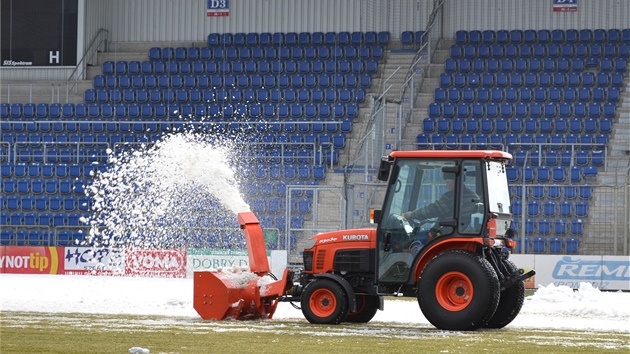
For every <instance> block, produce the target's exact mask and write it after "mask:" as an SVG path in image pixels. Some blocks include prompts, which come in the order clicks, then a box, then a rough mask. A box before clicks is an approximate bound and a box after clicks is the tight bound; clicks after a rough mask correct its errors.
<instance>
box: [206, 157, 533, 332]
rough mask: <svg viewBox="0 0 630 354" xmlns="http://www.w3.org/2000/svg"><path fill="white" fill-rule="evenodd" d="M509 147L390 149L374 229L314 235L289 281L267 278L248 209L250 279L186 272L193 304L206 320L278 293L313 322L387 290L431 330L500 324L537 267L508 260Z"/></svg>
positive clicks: (370, 310) (251, 314)
mask: <svg viewBox="0 0 630 354" xmlns="http://www.w3.org/2000/svg"><path fill="white" fill-rule="evenodd" d="M511 158H512V156H511V155H510V154H508V153H506V152H503V151H494V150H462V151H455V150H440V151H435V150H415V151H394V152H392V153H390V154H389V156H386V157H384V158H383V159H382V161H381V164H380V166H379V170H378V179H379V180H380V181H383V182H386V183H387V190H386V193H385V200H384V202H383V205H382V208H381V210H374V211H373V212H372V216H373V220H374V223H376V228H374V227H372V228H363V229H350V230H340V231H332V232H325V233H321V234H318V235H315V236H312V237H311V238H310V239H309V240H308V245H307V246H305V248H304V251H303V264H304V269H303V270H302V271H301V273H300V274H299V276H298V277H296V283H295V284H291V282H292V280H291V278H292V277H293V274H291V272H289V271H286V270H285V272H284V276H283V278H282V279H283V280H282V281H278V282H269V283H268V284H266V283H265V281H264V280H263V279H265V277H266V274H267V272H268V271H269V266H268V264H267V259H266V257H265V255H266V251H265V245H264V241H263V235H262V229H261V228H260V225H259V224H258V221H257V220H256V218H255V217H254V216H253V215H252V214H251V213H244V214H239V223H240V224H241V226H242V228H243V232H244V233H245V237H246V239H247V249H248V251H249V259H250V267H251V273H250V274H248V276H250V277H251V280H249V281H248V282H247V286H245V285H242V284H241V283H237V282H235V281H233V280H232V279H231V278H230V276H229V275H225V274H222V273H220V272H215V273H210V272H195V302H194V304H195V309H196V310H197V312H199V314H200V315H201V316H202V317H203V318H207V319H224V318H237V319H246V318H271V316H272V315H273V311H274V310H275V306H276V305H277V302H278V301H287V302H291V303H299V304H300V308H301V309H302V314H303V315H304V317H305V318H306V319H307V320H308V321H309V322H310V323H314V324H326V325H328V324H338V323H341V322H355V323H366V322H369V321H370V320H371V319H372V318H373V317H374V316H375V314H376V312H377V311H378V310H383V308H384V305H383V304H384V301H383V297H384V296H406V297H415V298H417V301H418V304H419V305H420V309H421V310H422V313H423V314H424V316H425V317H426V318H427V320H428V321H429V322H430V323H431V324H433V325H434V326H435V327H437V328H439V329H446V330H457V331H469V330H475V329H478V328H495V329H496V328H502V327H505V326H506V325H508V324H509V323H510V322H512V320H514V318H516V316H517V315H518V313H519V312H520V310H521V307H522V306H523V301H524V298H525V285H524V280H525V279H527V278H529V277H531V276H532V275H534V273H535V272H534V271H533V270H531V271H529V272H525V271H524V270H523V269H519V268H517V267H516V265H515V264H514V263H513V262H512V261H511V260H509V255H510V253H511V249H512V248H514V247H515V246H516V242H515V241H514V240H513V239H512V238H513V236H514V231H513V230H512V227H511V223H512V217H513V216H512V213H511V204H510V195H509V189H508V183H507V177H506V165H507V163H508V162H509V160H510V159H511ZM243 283H245V282H243ZM261 283H265V285H264V286H262V285H260V284H261Z"/></svg>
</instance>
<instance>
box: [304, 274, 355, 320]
mask: <svg viewBox="0 0 630 354" xmlns="http://www.w3.org/2000/svg"><path fill="white" fill-rule="evenodd" d="M301 305H302V314H304V317H305V318H306V319H307V320H308V321H309V322H310V323H313V324H339V323H340V322H341V321H343V320H344V319H345V318H346V317H347V315H348V297H347V295H346V293H345V291H344V290H343V288H342V287H341V285H339V284H338V283H336V282H335V281H333V280H330V279H318V280H314V281H312V282H311V283H309V284H308V285H307V286H306V288H305V289H304V292H303V293H302V301H301Z"/></svg>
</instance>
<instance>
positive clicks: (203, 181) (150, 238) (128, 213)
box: [86, 131, 249, 248]
mask: <svg viewBox="0 0 630 354" xmlns="http://www.w3.org/2000/svg"><path fill="white" fill-rule="evenodd" d="M233 138H234V137H223V138H221V137H217V135H212V134H207V135H204V134H200V133H195V132H192V131H188V132H186V131H185V132H180V133H174V134H167V135H165V136H164V137H163V138H162V139H161V140H160V141H158V142H156V143H155V144H153V145H142V146H140V147H138V146H133V147H132V148H131V149H128V150H125V149H122V150H120V151H117V152H115V153H114V152H110V160H109V161H110V167H109V168H108V169H107V170H106V171H104V172H101V173H99V174H98V175H97V176H96V178H95V180H94V182H93V183H92V184H91V185H90V186H89V187H88V188H87V191H86V193H87V194H88V195H89V196H91V197H92V198H93V200H94V203H93V210H94V217H93V218H92V219H91V220H87V222H88V223H89V224H90V225H92V229H91V231H90V237H89V240H90V241H91V242H93V243H95V244H97V245H98V244H102V245H106V246H124V247H160V248H164V247H181V246H182V245H185V244H187V243H188V241H190V240H188V239H186V238H194V237H198V238H199V239H207V237H208V235H207V233H208V229H209V228H214V229H217V228H225V227H238V225H237V224H236V218H235V217H234V214H236V213H238V212H241V211H249V206H248V205H247V203H246V202H245V201H244V200H243V198H242V197H241V194H240V193H239V190H238V183H237V180H236V177H235V176H236V174H235V166H243V165H246V166H247V165H248V164H247V163H244V162H245V161H239V157H240V156H243V154H242V151H241V150H239V148H238V147H237V143H236V142H235V141H237V139H233ZM195 233H198V235H196V236H195ZM236 234H237V235H239V236H240V232H237V233H236Z"/></svg>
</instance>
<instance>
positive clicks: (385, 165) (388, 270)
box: [376, 151, 512, 283]
mask: <svg viewBox="0 0 630 354" xmlns="http://www.w3.org/2000/svg"><path fill="white" fill-rule="evenodd" d="M507 159H509V155H508V154H506V153H503V152H500V151H490V152H489V151H465V152H461V151H460V152H454V151H399V152H393V153H392V154H391V155H389V156H388V157H386V158H384V159H383V161H382V163H381V166H380V169H379V179H380V180H385V181H388V188H387V194H386V197H385V201H384V203H383V209H382V210H381V212H380V213H377V215H379V216H380V219H378V220H376V221H377V222H378V229H377V253H378V255H377V258H378V267H377V277H378V281H379V283H388V282H391V283H408V282H409V283H412V282H414V281H415V280H416V279H417V275H414V274H413V273H412V270H413V268H414V264H416V261H415V260H416V259H417V258H418V257H420V256H421V254H422V253H424V252H426V251H427V249H430V245H432V244H435V243H437V242H438V240H440V239H444V238H452V239H463V238H479V237H497V236H499V237H503V236H506V234H507V232H508V230H509V227H510V223H511V219H512V215H511V213H510V198H509V191H508V185H507V178H506V176H505V163H506V161H507Z"/></svg>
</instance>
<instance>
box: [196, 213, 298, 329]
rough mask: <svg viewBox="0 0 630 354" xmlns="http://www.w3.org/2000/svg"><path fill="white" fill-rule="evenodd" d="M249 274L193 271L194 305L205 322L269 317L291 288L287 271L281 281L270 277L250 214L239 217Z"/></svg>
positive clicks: (259, 234) (257, 227) (256, 225)
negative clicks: (245, 246) (281, 297)
mask: <svg viewBox="0 0 630 354" xmlns="http://www.w3.org/2000/svg"><path fill="white" fill-rule="evenodd" d="M238 223H239V224H240V225H241V229H242V230H243V234H244V235H245V241H246V243H247V253H248V257H249V271H241V269H221V270H216V271H198V272H194V300H193V306H194V308H195V310H196V311H197V313H199V315H200V316H201V318H203V319H204V320H225V319H236V320H247V319H260V318H268V319H270V318H272V316H273V314H274V312H275V311H276V306H277V305H278V300H277V299H278V297H279V296H282V295H283V294H284V292H285V290H287V289H288V288H289V287H291V281H290V279H289V278H290V275H289V270H288V269H286V270H285V271H284V274H283V277H282V279H281V280H275V279H274V278H272V277H271V276H270V275H269V274H270V273H269V261H268V259H267V248H266V246H265V239H264V235H263V231H262V228H261V227H260V223H259V222H258V219H257V218H256V216H255V215H254V214H253V213H251V212H242V213H239V214H238Z"/></svg>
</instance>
